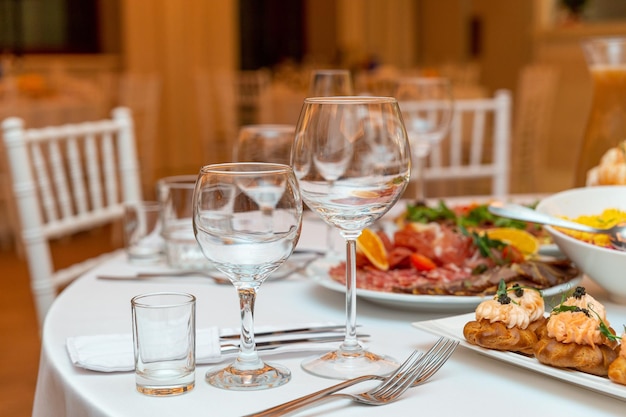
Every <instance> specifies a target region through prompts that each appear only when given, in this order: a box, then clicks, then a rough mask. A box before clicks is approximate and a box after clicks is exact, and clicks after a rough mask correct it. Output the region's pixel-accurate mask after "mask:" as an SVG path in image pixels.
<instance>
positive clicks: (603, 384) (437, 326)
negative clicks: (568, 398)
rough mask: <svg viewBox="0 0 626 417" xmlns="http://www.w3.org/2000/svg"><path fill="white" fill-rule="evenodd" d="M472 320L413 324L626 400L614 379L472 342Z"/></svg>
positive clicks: (487, 353) (624, 391)
mask: <svg viewBox="0 0 626 417" xmlns="http://www.w3.org/2000/svg"><path fill="white" fill-rule="evenodd" d="M471 320H474V313H469V314H463V315H461V316H453V317H447V318H444V319H439V320H429V321H421V322H416V323H412V324H413V326H414V327H416V328H418V329H421V330H425V331H427V332H429V333H432V334H435V335H438V336H444V337H450V338H453V339H456V340H458V341H459V342H460V343H461V345H462V346H464V347H466V348H468V349H470V350H473V351H475V352H478V353H480V354H482V355H485V356H488V357H490V358H494V359H498V360H501V361H503V362H507V363H510V364H513V365H517V366H520V367H522V368H526V369H529V370H531V371H535V372H539V373H541V374H544V375H548V376H551V377H553V378H557V379H560V380H563V381H565V382H569V383H571V384H575V385H579V386H581V387H583V388H588V389H590V390H593V391H597V392H600V393H602V394H606V395H610V396H611V397H615V398H618V399H620V400H626V386H623V385H620V384H616V383H614V382H611V381H610V380H609V379H608V378H603V377H599V376H595V375H590V374H586V373H584V372H578V371H573V370H568V369H559V368H554V367H552V366H548V365H543V364H542V363H540V362H539V361H537V359H535V358H531V357H527V356H523V355H519V354H517V353H512V352H501V351H498V350H491V349H485V348H482V347H480V346H476V345H472V344H470V343H468V342H467V341H466V340H465V337H464V336H463V326H465V323H467V322H468V321H471Z"/></svg>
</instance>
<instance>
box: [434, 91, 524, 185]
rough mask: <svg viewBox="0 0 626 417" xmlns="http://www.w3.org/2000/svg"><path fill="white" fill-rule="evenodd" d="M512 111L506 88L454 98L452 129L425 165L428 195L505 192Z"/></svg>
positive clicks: (507, 179) (507, 178)
mask: <svg viewBox="0 0 626 417" xmlns="http://www.w3.org/2000/svg"><path fill="white" fill-rule="evenodd" d="M511 111H512V104H511V93H510V91H508V90H498V91H496V93H495V95H494V96H493V97H491V98H482V99H457V100H455V101H454V115H453V117H452V122H451V127H450V132H449V134H448V135H447V136H446V137H445V138H444V140H443V141H442V142H441V143H439V144H438V145H437V146H435V147H433V150H432V152H431V154H430V156H429V160H428V165H427V167H426V169H425V173H424V177H425V181H426V187H427V189H426V196H427V197H445V196H453V195H479V194H491V195H493V196H495V197H502V196H505V195H507V194H508V193H509V165H510V163H509V159H510V140H511ZM485 179H486V180H487V183H486V184H485ZM481 180H482V181H481Z"/></svg>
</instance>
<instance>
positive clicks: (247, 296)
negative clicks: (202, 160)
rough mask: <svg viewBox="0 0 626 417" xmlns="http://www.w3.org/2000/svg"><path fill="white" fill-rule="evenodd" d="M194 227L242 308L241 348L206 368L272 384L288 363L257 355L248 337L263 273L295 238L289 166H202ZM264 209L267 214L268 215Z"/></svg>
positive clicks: (296, 212)
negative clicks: (234, 355)
mask: <svg viewBox="0 0 626 417" xmlns="http://www.w3.org/2000/svg"><path fill="white" fill-rule="evenodd" d="M193 206H194V213H193V227H194V233H195V235H196V239H197V240H198V243H199V245H200V247H201V248H202V252H203V253H204V255H205V256H206V257H207V258H208V259H209V260H210V261H211V262H212V263H213V264H214V265H215V267H216V268H217V269H219V270H220V271H222V272H223V273H224V274H226V275H227V276H228V278H229V279H230V281H231V282H232V283H233V285H234V286H235V288H236V289H237V293H238V295H239V304H240V308H241V337H240V352H239V355H238V357H237V359H236V360H235V362H234V363H232V364H230V365H228V366H226V367H225V368H222V367H216V368H212V369H210V370H209V371H208V372H207V374H206V380H207V381H208V382H209V384H211V385H213V386H216V387H219V388H225V389H232V390H258V389H266V388H272V387H277V386H280V385H283V384H285V383H286V382H287V381H289V379H290V378H291V372H290V371H289V369H287V368H285V367H283V366H280V365H277V364H269V363H265V362H263V360H261V359H260V358H259V356H258V354H257V351H256V345H255V341H254V303H255V300H256V295H257V291H258V290H259V287H260V286H261V284H262V283H263V281H265V279H266V278H267V276H268V275H269V274H270V273H271V272H273V271H274V270H276V269H277V268H278V267H279V266H281V265H282V264H283V263H284V262H285V261H286V260H287V258H289V256H290V255H291V253H292V252H293V249H294V247H295V246H296V244H297V242H298V238H299V237H300V229H301V225H302V200H301V197H300V192H299V189H298V182H297V181H296V178H295V176H294V174H293V171H292V169H291V167H289V166H287V165H283V164H270V163H226V164H216V165H207V166H204V167H202V169H201V170H200V174H199V175H198V180H197V181H196V187H195V190H194V203H193ZM268 216H269V217H270V220H271V221H267V219H268Z"/></svg>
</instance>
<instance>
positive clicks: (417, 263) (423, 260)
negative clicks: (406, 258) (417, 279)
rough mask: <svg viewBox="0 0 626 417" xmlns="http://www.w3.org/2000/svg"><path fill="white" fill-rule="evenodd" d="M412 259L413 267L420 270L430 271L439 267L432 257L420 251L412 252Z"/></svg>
mask: <svg viewBox="0 0 626 417" xmlns="http://www.w3.org/2000/svg"><path fill="white" fill-rule="evenodd" d="M410 259H411V265H413V268H415V269H417V270H418V271H430V270H432V269H435V268H437V265H435V263H434V262H433V261H432V259H430V258H428V257H426V256H424V255H422V254H420V253H412V254H411V256H410Z"/></svg>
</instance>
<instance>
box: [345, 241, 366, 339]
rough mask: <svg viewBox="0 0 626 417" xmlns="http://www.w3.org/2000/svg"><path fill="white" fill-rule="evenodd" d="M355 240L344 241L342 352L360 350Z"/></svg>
mask: <svg viewBox="0 0 626 417" xmlns="http://www.w3.org/2000/svg"><path fill="white" fill-rule="evenodd" d="M355 289H356V238H354V239H350V238H349V239H346V337H345V339H344V341H343V343H342V345H341V349H342V350H344V351H355V350H360V349H361V346H360V344H359V342H358V340H357V337H356V291H355Z"/></svg>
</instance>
